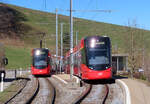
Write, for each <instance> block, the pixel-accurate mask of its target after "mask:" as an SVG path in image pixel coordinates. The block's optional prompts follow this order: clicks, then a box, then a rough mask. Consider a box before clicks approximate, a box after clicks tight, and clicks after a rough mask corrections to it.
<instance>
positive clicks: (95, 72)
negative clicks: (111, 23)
mask: <svg viewBox="0 0 150 104" xmlns="http://www.w3.org/2000/svg"><path fill="white" fill-rule="evenodd" d="M73 57H74V70H73V71H74V75H76V76H79V77H80V78H81V79H83V80H98V79H111V78H112V67H111V42H110V38H109V37H102V36H90V37H86V38H84V39H82V40H81V41H80V44H79V45H78V46H76V47H75V48H74V50H73ZM64 68H65V70H66V73H70V51H69V52H68V53H66V56H65V67H64Z"/></svg>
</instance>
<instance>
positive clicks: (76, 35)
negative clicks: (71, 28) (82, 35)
mask: <svg viewBox="0 0 150 104" xmlns="http://www.w3.org/2000/svg"><path fill="white" fill-rule="evenodd" d="M76 45H78V31H76Z"/></svg>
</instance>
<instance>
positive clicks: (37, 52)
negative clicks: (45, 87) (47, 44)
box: [31, 48, 51, 76]
mask: <svg viewBox="0 0 150 104" xmlns="http://www.w3.org/2000/svg"><path fill="white" fill-rule="evenodd" d="M50 71H51V55H50V52H49V50H48V49H46V48H35V49H33V50H32V65H31V72H32V75H37V76H38V75H43V76H44V75H50Z"/></svg>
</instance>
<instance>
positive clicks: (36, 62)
mask: <svg viewBox="0 0 150 104" xmlns="http://www.w3.org/2000/svg"><path fill="white" fill-rule="evenodd" d="M36 52H37V51H35V54H34V56H33V66H34V67H35V68H37V69H43V68H46V67H47V65H48V54H47V53H46V52H44V51H40V52H39V53H36Z"/></svg>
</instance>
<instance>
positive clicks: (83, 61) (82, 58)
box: [81, 48, 86, 64]
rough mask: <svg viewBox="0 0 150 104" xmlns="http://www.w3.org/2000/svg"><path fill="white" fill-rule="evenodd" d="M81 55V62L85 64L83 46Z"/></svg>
mask: <svg viewBox="0 0 150 104" xmlns="http://www.w3.org/2000/svg"><path fill="white" fill-rule="evenodd" d="M81 56H82V57H81V60H82V63H83V64H86V55H85V48H83V49H81Z"/></svg>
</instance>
